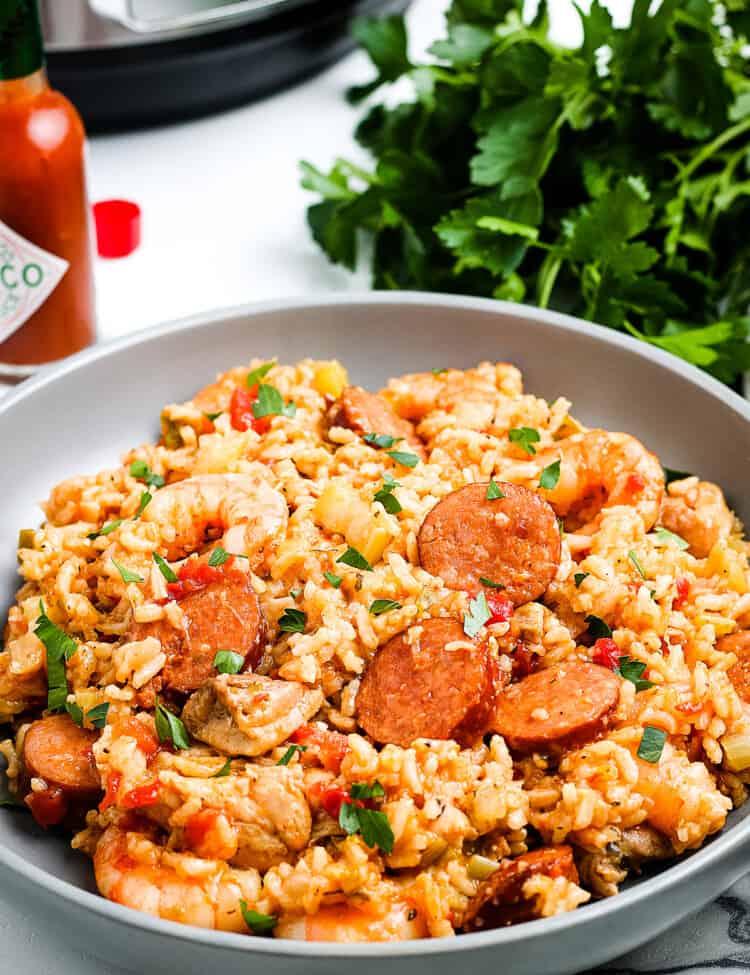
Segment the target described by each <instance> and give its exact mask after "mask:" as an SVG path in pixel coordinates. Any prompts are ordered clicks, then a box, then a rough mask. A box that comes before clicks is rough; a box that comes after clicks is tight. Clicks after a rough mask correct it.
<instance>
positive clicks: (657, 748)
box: [636, 724, 667, 765]
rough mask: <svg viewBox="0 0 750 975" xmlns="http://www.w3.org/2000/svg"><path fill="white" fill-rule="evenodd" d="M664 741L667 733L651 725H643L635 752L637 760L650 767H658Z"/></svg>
mask: <svg viewBox="0 0 750 975" xmlns="http://www.w3.org/2000/svg"><path fill="white" fill-rule="evenodd" d="M666 740H667V733H666V731H664V730H663V729H662V728H655V727H654V726H653V725H651V724H647V725H644V727H643V734H642V735H641V740H640V743H639V745H638V751H637V752H636V754H637V756H638V758H640V759H642V760H643V761H644V762H649V763H650V764H651V765H658V764H659V759H660V758H661V753H662V752H663V751H664V743H665V742H666Z"/></svg>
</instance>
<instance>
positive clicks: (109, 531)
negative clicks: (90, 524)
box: [86, 518, 122, 541]
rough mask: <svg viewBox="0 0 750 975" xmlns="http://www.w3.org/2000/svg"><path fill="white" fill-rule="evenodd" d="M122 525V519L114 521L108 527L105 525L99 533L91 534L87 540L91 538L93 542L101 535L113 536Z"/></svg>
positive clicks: (108, 523)
mask: <svg viewBox="0 0 750 975" xmlns="http://www.w3.org/2000/svg"><path fill="white" fill-rule="evenodd" d="M121 524H122V518H116V519H115V520H114V521H109V522H107V524H106V525H103V526H102V527H101V528H99V529H98V530H97V531H95V532H89V534H88V535H87V536H86V538H90V539H92V541H93V539H95V538H98V537H99V536H100V535H111V534H112V532H113V531H115V530H116V529H118V528H119V527H120V525H121Z"/></svg>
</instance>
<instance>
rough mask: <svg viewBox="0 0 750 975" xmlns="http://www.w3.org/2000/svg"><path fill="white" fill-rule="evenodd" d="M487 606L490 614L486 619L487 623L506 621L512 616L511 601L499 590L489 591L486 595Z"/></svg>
mask: <svg viewBox="0 0 750 975" xmlns="http://www.w3.org/2000/svg"><path fill="white" fill-rule="evenodd" d="M487 606H488V607H489V610H490V613H492V615H491V616H490V618H489V619H488V620H487V625H488V626H489V625H491V624H492V623H507V622H508V620H509V619H510V618H511V617H512V616H513V601H512V600H511V599H509V598H508V597H507V596H503V594H502V593H501V592H491V593H490V594H489V596H488V597H487Z"/></svg>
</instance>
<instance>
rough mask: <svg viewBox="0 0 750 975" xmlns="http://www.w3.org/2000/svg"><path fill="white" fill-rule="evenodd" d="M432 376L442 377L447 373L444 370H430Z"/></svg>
mask: <svg viewBox="0 0 750 975" xmlns="http://www.w3.org/2000/svg"><path fill="white" fill-rule="evenodd" d="M430 372H431V373H432V375H433V376H442V375H443V373H444V372H448V370H447V369H446V368H442V369H430Z"/></svg>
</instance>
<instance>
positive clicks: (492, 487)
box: [485, 477, 505, 501]
mask: <svg viewBox="0 0 750 975" xmlns="http://www.w3.org/2000/svg"><path fill="white" fill-rule="evenodd" d="M485 497H486V498H487V500H488V501H498V500H499V499H500V498H504V497H505V494H504V493H503V492H502V491H501V490H500V487H499V485H497V484H496V483H495V480H494V478H492V477H491V478H490V483H489V484H488V485H487V494H486V495H485Z"/></svg>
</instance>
